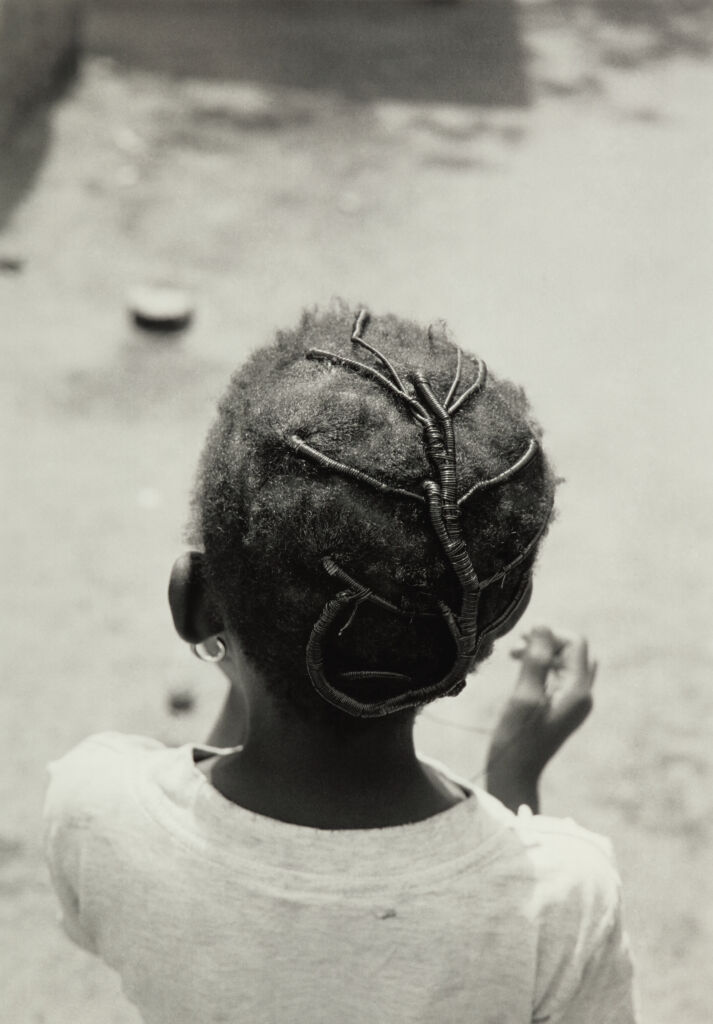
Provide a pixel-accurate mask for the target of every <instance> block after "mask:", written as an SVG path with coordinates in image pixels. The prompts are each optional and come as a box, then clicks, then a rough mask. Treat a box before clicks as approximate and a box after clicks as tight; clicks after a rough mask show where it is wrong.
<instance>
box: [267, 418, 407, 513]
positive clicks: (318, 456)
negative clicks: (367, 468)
mask: <svg viewBox="0 0 713 1024" xmlns="http://www.w3.org/2000/svg"><path fill="white" fill-rule="evenodd" d="M285 441H286V442H287V444H288V445H289V446H290V448H291V449H292V450H293V451H294V452H295V453H296V454H297V455H304V456H306V457H307V458H308V459H311V460H312V462H316V463H317V465H318V466H321V467H322V469H329V470H331V471H332V472H333V473H339V474H340V475H341V476H346V477H350V478H351V479H352V480H358V481H359V482H360V483H362V484H367V485H368V486H369V487H373V488H375V489H376V490H377V491H381V493H382V494H395V495H397V496H398V497H400V498H410V499H411V500H412V501H420V502H423V501H424V498H423V495H422V494H416V492H415V491H407V490H406V489H405V488H404V487H393V486H392V485H391V484H385V483H383V481H381V480H377V479H376V477H373V476H369V474H368V473H364V472H362V470H360V469H356V468H355V467H354V466H346V465H345V464H344V463H343V462H337V460H336V459H332V458H331V457H330V456H329V455H325V454H324V452H320V451H318V450H317V448H313V447H312V445H311V444H307V442H306V441H303V440H302V438H301V437H298V436H297V434H292V435H291V436H287V437H286V438H285Z"/></svg>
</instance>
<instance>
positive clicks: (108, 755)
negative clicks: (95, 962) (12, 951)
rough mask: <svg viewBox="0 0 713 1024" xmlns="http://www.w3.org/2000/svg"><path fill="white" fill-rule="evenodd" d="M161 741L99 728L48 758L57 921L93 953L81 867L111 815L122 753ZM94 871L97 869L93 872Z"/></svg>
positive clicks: (48, 842)
mask: <svg viewBox="0 0 713 1024" xmlns="http://www.w3.org/2000/svg"><path fill="white" fill-rule="evenodd" d="M157 746H160V744H158V743H157V741H154V740H150V739H145V738H144V737H131V736H121V735H120V734H118V733H101V734H99V735H96V736H90V737H89V738H88V739H86V740H83V741H82V742H81V743H80V744H79V745H78V746H76V747H74V748H73V749H72V750H70V751H69V753H68V754H65V755H64V757H61V758H60V759H59V760H57V761H53V762H51V763H50V764H49V766H48V770H49V775H50V782H49V786H48V789H47V795H46V798H45V805H44V813H43V825H44V849H45V858H46V860H47V865H48V868H49V873H50V878H51V880H52V885H53V887H54V890H55V893H56V894H57V898H58V900H59V904H60V922H61V924H62V927H63V928H64V930H65V932H66V933H67V935H68V936H69V937H70V939H72V940H73V941H74V942H76V943H77V945H79V946H81V947H82V948H83V949H86V950H88V951H89V952H91V953H96V952H97V950H96V945H95V941H94V937H93V935H92V928H91V924H90V921H89V915H88V913H87V912H86V911H87V904H88V902H89V900H90V898H91V893H90V892H88V891H87V883H86V879H85V875H86V872H85V870H84V868H85V864H87V863H88V862H89V861H90V860H91V858H92V857H93V856H95V854H94V852H93V851H94V849H95V847H96V844H97V841H98V836H99V834H100V833H102V830H104V831H106V822H107V821H111V820H112V819H113V817H114V812H115V809H116V807H115V804H116V801H117V799H119V798H120V797H121V793H122V789H123V788H124V787H125V785H126V781H125V780H126V774H127V772H126V767H127V765H126V761H127V755H129V756H130V757H135V756H136V754H137V752H140V751H142V750H150V749H153V748H155V747H157ZM93 874H94V875H96V871H94V872H93Z"/></svg>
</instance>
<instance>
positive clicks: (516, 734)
mask: <svg viewBox="0 0 713 1024" xmlns="http://www.w3.org/2000/svg"><path fill="white" fill-rule="evenodd" d="M512 654H513V657H514V658H517V659H518V660H519V661H520V663H521V668H520V674H519V677H518V680H517V684H516V686H515V690H514V692H513V694H512V696H511V698H510V700H509V701H508V703H507V704H506V706H505V708H504V710H503V713H502V715H501V717H500V720H499V722H498V724H497V726H496V728H495V731H494V733H493V737H492V740H491V745H490V749H489V751H488V758H487V776H488V790H489V792H491V793H493V795H495V796H497V797H498V798H499V799H500V800H502V802H503V803H505V804H506V805H507V806H508V807H511V808H512V809H513V810H516V809H517V807H518V806H519V805H520V804H523V803H525V804H528V805H529V806H530V807H531V808H532V809H533V810H534V811H536V810H537V809H538V797H537V783H538V780H539V777H540V775H541V773H542V770H543V769H544V767H545V765H546V764H547V762H548V761H549V760H550V758H551V757H553V755H554V754H555V753H556V752H557V751H558V750H559V748H560V747H561V746H562V744H563V743H564V741H565V740H566V739H567V737H568V736H570V735H571V734H572V733H573V732H574V731H575V730H576V729H577V728H578V727H579V726H580V725H581V724H582V722H583V721H584V719H585V718H586V717H587V715H588V714H589V712H590V711H591V709H592V687H593V684H594V677H595V675H596V671H597V665H596V662H593V661H591V660H590V658H589V652H588V647H587V641H586V640H585V639H584V638H583V637H570V636H566V635H564V634H555V633H554V632H553V631H552V630H551V629H548V628H547V627H538V628H536V629H533V630H532V631H531V632H530V633H529V634H528V635H527V636H525V638H524V644H523V646H521V647H519V648H517V649H516V650H514V651H513V652H512Z"/></svg>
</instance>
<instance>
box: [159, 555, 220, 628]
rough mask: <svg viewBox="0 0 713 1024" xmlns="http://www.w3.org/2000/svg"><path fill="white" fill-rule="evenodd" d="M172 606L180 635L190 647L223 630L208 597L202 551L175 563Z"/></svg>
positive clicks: (169, 587)
mask: <svg viewBox="0 0 713 1024" xmlns="http://www.w3.org/2000/svg"><path fill="white" fill-rule="evenodd" d="M168 603H169V606H170V608H171V615H172V616H173V625H174V626H175V629H176V632H177V633H178V635H179V636H180V638H181V639H182V640H185V641H186V643H188V644H199V643H200V642H201V641H202V640H205V639H206V638H207V637H209V636H215V634H216V633H220V632H221V630H222V629H223V623H222V621H221V619H220V616H219V615H218V613H217V612H216V610H215V608H214V607H213V604H212V602H211V601H210V599H209V597H208V593H207V590H206V585H205V577H204V573H203V555H202V553H201V552H200V551H186V552H185V553H184V554H183V555H181V556H180V557H179V558H177V559H176V561H175V562H174V565H173V568H172V569H171V576H170V579H169V581H168Z"/></svg>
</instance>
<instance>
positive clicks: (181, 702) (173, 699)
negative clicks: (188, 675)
mask: <svg viewBox="0 0 713 1024" xmlns="http://www.w3.org/2000/svg"><path fill="white" fill-rule="evenodd" d="M167 703H168V710H169V712H170V713H171V714H172V715H187V714H188V712H189V711H192V710H193V708H194V707H195V704H196V699H195V697H194V696H193V694H192V693H191V691H190V690H172V691H171V692H170V693H169V694H168V697H167Z"/></svg>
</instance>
